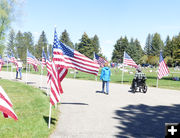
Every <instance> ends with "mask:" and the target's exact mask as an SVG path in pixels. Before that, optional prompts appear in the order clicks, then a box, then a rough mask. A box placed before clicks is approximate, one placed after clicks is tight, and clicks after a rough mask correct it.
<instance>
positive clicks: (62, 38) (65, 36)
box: [60, 30, 74, 48]
mask: <svg viewBox="0 0 180 138" xmlns="http://www.w3.org/2000/svg"><path fill="white" fill-rule="evenodd" d="M60 41H61V42H62V43H64V44H65V45H67V46H70V47H71V48H74V45H73V43H72V42H71V40H70V38H69V34H68V33H67V31H66V30H64V32H62V34H61V36H60Z"/></svg>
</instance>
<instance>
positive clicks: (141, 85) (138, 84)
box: [131, 77, 147, 93]
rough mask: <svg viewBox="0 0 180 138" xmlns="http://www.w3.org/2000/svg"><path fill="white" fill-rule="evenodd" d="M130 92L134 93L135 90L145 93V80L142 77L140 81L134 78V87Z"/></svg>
mask: <svg viewBox="0 0 180 138" xmlns="http://www.w3.org/2000/svg"><path fill="white" fill-rule="evenodd" d="M131 89H132V92H133V93H135V92H136V91H137V90H139V92H141V90H142V92H143V93H146V92H147V85H146V78H145V77H142V79H139V78H136V79H135V80H134V86H133V87H132V88H131Z"/></svg>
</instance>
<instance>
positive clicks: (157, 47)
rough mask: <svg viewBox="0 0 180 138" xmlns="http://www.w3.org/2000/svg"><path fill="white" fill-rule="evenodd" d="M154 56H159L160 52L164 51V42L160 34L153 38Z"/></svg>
mask: <svg viewBox="0 0 180 138" xmlns="http://www.w3.org/2000/svg"><path fill="white" fill-rule="evenodd" d="M151 46H152V55H153V56H159V54H160V51H161V50H162V51H163V49H164V44H163V41H162V40H161V37H160V35H159V34H158V33H155V34H154V35H153V38H152V45H151Z"/></svg>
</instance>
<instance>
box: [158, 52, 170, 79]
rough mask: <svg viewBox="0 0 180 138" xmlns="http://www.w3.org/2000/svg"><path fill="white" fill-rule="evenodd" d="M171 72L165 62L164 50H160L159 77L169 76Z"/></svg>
mask: <svg viewBox="0 0 180 138" xmlns="http://www.w3.org/2000/svg"><path fill="white" fill-rule="evenodd" d="M168 74H169V70H168V67H167V65H166V63H165V62H164V59H163V56H162V52H160V56H159V69H158V79H161V78H162V77H163V76H167V75H168Z"/></svg>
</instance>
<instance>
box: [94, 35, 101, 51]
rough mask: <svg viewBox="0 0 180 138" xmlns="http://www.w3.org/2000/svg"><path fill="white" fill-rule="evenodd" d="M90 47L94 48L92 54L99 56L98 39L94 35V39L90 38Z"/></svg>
mask: <svg viewBox="0 0 180 138" xmlns="http://www.w3.org/2000/svg"><path fill="white" fill-rule="evenodd" d="M92 45H93V47H94V52H95V53H96V54H100V45H99V38H98V36H97V35H94V37H93V38H92Z"/></svg>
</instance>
